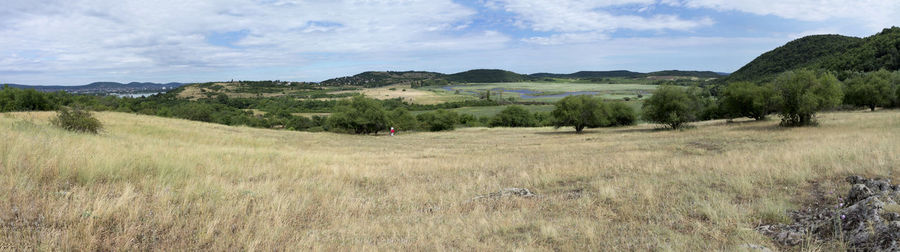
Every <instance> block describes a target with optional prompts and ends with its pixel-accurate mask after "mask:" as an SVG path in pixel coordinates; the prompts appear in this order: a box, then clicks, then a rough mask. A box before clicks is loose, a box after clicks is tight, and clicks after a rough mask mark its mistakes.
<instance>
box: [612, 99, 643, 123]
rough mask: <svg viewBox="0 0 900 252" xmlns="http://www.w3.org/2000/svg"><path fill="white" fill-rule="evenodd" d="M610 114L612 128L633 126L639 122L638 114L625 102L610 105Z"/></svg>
mask: <svg viewBox="0 0 900 252" xmlns="http://www.w3.org/2000/svg"><path fill="white" fill-rule="evenodd" d="M609 114H610V116H611V118H610V123H611V126H627V125H633V124H634V122H635V121H637V113H636V112H634V109H633V108H631V107H630V106H628V104H625V103H624V102H612V103H609Z"/></svg>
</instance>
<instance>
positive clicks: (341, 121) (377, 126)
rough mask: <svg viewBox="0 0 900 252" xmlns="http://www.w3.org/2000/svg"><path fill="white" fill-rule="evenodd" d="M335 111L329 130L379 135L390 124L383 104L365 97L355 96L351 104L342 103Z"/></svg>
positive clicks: (329, 122) (329, 123) (329, 119)
mask: <svg viewBox="0 0 900 252" xmlns="http://www.w3.org/2000/svg"><path fill="white" fill-rule="evenodd" d="M335 111H336V112H335V113H332V114H331V116H329V117H328V121H327V124H328V126H329V130H337V131H344V132H351V133H356V134H371V133H376V134H377V133H378V131H381V130H383V129H385V128H386V127H387V124H388V119H387V115H386V114H385V112H384V109H383V108H382V107H381V103H380V102H379V101H377V100H375V99H371V98H365V97H363V96H355V97H353V99H351V100H350V101H349V102H347V101H344V102H342V103H341V105H339V106H338V107H336V108H335Z"/></svg>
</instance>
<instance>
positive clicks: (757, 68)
mask: <svg viewBox="0 0 900 252" xmlns="http://www.w3.org/2000/svg"><path fill="white" fill-rule="evenodd" d="M803 68H811V69H824V70H829V71H832V72H843V71H850V72H872V71H877V70H879V69H886V70H889V71H894V70H898V69H900V28H898V27H891V28H888V29H884V30H882V32H880V33H878V34H875V35H872V36H869V37H866V38H855V37H846V36H840V35H814V36H807V37H804V38H800V39H797V40H794V41H791V42H789V43H787V44H785V45H784V46H781V47H778V48H776V49H775V50H772V51H769V52H766V53H764V54H762V55H760V56H759V57H757V58H756V59H754V60H753V61H751V62H750V63H748V64H747V65H745V66H744V67H742V68H741V69H738V71H736V72H734V73H732V74H731V75H729V76H728V77H727V78H726V79H727V81H729V82H731V81H754V82H761V81H771V80H773V79H775V77H776V76H777V75H778V74H780V73H783V72H786V71H791V70H799V69H803Z"/></svg>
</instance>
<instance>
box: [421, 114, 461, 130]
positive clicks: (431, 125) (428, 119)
mask: <svg viewBox="0 0 900 252" xmlns="http://www.w3.org/2000/svg"><path fill="white" fill-rule="evenodd" d="M416 118H418V119H419V122H420V123H421V125H422V128H424V129H427V130H429V131H443V130H453V129H454V128H456V123H457V122H459V115H458V114H457V113H456V112H454V111H449V110H443V109H438V110H436V111H432V112H427V113H422V114H419V116H417V117H416Z"/></svg>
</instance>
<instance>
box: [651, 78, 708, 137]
mask: <svg viewBox="0 0 900 252" xmlns="http://www.w3.org/2000/svg"><path fill="white" fill-rule="evenodd" d="M642 108H643V110H644V114H643V117H644V120H646V121H648V122H654V123H659V124H664V125H667V126H669V127H672V128H673V129H678V128H681V127H682V126H684V125H685V124H686V123H688V122H693V121H696V120H697V114H698V113H699V112H700V111H701V109H702V106H701V104H700V102H699V97H697V95H696V94H695V93H693V92H689V91H688V90H687V89H685V88H681V87H676V86H669V85H664V86H662V87H660V88H658V89H656V92H654V93H653V96H650V98H648V99H647V101H645V102H644V105H643V107H642Z"/></svg>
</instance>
